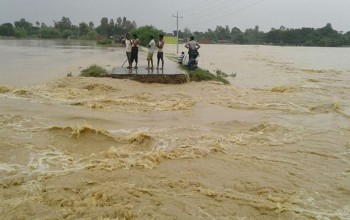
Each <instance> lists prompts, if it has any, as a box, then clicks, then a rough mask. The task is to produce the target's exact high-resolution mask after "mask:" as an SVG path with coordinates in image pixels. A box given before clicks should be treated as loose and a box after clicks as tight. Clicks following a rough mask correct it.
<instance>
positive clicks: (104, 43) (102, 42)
mask: <svg viewBox="0 0 350 220" xmlns="http://www.w3.org/2000/svg"><path fill="white" fill-rule="evenodd" d="M112 44H113V41H112V40H111V39H103V40H98V41H97V45H102V46H108V45H112Z"/></svg>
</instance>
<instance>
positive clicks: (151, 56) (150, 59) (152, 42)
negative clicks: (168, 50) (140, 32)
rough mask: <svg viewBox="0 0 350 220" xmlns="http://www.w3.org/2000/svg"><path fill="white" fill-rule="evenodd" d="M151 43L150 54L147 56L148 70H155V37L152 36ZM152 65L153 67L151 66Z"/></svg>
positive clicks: (149, 46) (149, 45)
mask: <svg viewBox="0 0 350 220" xmlns="http://www.w3.org/2000/svg"><path fill="white" fill-rule="evenodd" d="M150 38H151V41H150V42H149V44H148V54H147V69H153V53H154V51H156V42H155V41H154V39H153V36H150ZM150 63H151V66H150Z"/></svg>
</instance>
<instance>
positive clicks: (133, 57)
mask: <svg viewBox="0 0 350 220" xmlns="http://www.w3.org/2000/svg"><path fill="white" fill-rule="evenodd" d="M123 42H124V44H125V48H126V57H127V61H128V63H129V66H128V67H127V68H133V67H132V65H133V62H134V61H135V66H134V68H135V69H137V68H138V67H137V63H138V53H139V45H140V40H139V39H138V37H137V35H136V34H133V37H132V39H131V38H130V35H129V34H126V35H125V38H124V39H123ZM185 47H186V48H187V49H188V62H186V64H185V65H186V66H187V67H188V68H191V69H193V68H196V64H197V61H196V58H197V57H198V55H199V53H198V49H199V48H200V45H199V44H198V43H197V42H196V41H195V40H194V37H193V36H191V37H190V41H189V42H188V43H187V44H185ZM163 48H164V35H162V34H160V35H159V40H158V42H157V43H156V42H155V40H154V37H153V36H150V42H149V43H148V53H147V68H146V69H153V54H154V52H155V51H156V50H157V49H158V51H157V69H163V68H164V55H163ZM183 59H184V53H183V52H182V54H181V56H180V57H179V58H178V60H179V63H182V61H183ZM160 61H162V63H161V64H162V65H161V67H160V68H159V64H160Z"/></svg>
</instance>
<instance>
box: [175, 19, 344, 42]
mask: <svg viewBox="0 0 350 220" xmlns="http://www.w3.org/2000/svg"><path fill="white" fill-rule="evenodd" d="M190 35H193V36H195V38H196V39H199V40H200V41H202V42H207V43H231V44H270V45H291V46H321V47H340V46H350V31H349V32H346V33H342V32H338V31H336V30H334V29H333V27H332V24H330V23H328V24H326V26H324V27H322V28H306V27H303V28H299V29H292V28H286V27H284V26H281V27H280V28H279V29H276V28H272V29H271V30H270V31H268V32H266V33H265V32H262V31H260V30H259V26H255V28H249V29H246V30H245V31H244V32H243V31H241V30H240V29H239V28H237V27H234V28H232V29H230V28H229V26H228V25H226V27H222V26H217V27H216V29H215V30H211V29H208V30H207V31H205V32H198V31H195V32H191V31H190V30H189V29H188V28H185V29H184V31H181V32H179V37H181V38H188V37H189V36H190Z"/></svg>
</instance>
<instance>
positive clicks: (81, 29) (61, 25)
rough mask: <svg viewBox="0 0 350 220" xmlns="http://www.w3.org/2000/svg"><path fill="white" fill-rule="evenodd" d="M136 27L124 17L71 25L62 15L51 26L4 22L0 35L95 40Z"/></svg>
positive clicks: (121, 33)
mask: <svg viewBox="0 0 350 220" xmlns="http://www.w3.org/2000/svg"><path fill="white" fill-rule="evenodd" d="M135 28H137V25H136V22H135V21H129V20H127V19H126V18H125V17H123V18H121V17H118V18H117V19H115V21H114V20H113V19H110V20H109V19H108V18H107V17H103V18H102V19H101V22H100V25H99V26H97V27H95V25H94V23H93V22H92V21H90V22H89V23H86V22H81V23H79V25H73V24H72V22H71V21H70V19H69V18H67V17H62V19H61V20H60V21H54V25H53V26H48V25H46V24H45V23H40V22H35V24H32V23H30V22H28V21H26V20H25V19H24V18H21V19H20V20H19V21H15V22H14V24H12V23H4V24H2V25H0V36H2V37H16V38H27V37H31V38H36V37H37V38H43V39H58V38H63V39H66V38H76V39H83V40H96V37H97V36H101V37H104V38H108V37H110V36H114V35H117V34H118V35H123V34H126V33H128V32H130V31H131V30H132V29H135Z"/></svg>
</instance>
